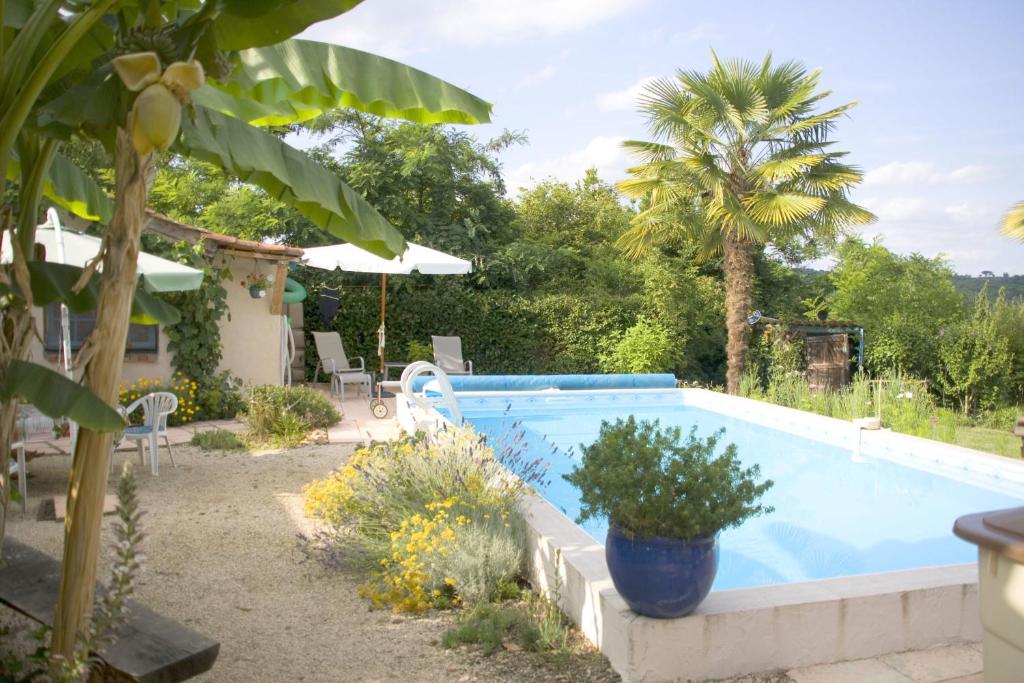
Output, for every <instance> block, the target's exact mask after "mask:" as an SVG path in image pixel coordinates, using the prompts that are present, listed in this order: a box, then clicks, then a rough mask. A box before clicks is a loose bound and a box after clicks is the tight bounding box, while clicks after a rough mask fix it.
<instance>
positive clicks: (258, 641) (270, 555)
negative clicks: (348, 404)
mask: <svg viewBox="0 0 1024 683" xmlns="http://www.w3.org/2000/svg"><path fill="white" fill-rule="evenodd" d="M350 452H351V447H347V446H337V445H329V446H311V447H306V448H300V449H296V450H291V451H287V452H283V453H266V454H255V455H254V454H248V453H230V454H228V453H212V454H211V453H204V452H202V451H199V450H198V449H195V448H191V447H180V446H179V447H176V448H175V460H176V461H177V464H178V467H176V468H174V467H171V466H170V462H169V461H168V460H166V453H164V454H163V455H164V458H163V460H162V462H161V464H162V465H164V466H163V467H161V469H160V476H159V477H155V478H154V477H153V476H151V475H150V474H149V473H148V471H142V470H141V469H139V468H137V472H138V477H137V478H138V482H139V496H140V499H141V504H142V507H143V509H144V510H145V511H146V515H145V517H144V518H143V524H144V526H145V528H146V533H147V535H148V538H147V540H146V544H145V548H144V551H145V554H146V560H145V563H144V569H143V573H142V576H141V585H140V586H139V589H138V592H137V595H136V599H137V600H138V601H139V602H141V603H143V604H146V605H148V606H149V607H151V608H153V609H155V610H157V611H159V612H161V613H163V614H166V615H167V616H170V617H172V618H175V619H177V620H179V621H181V622H183V623H185V624H188V625H189V626H191V627H192V628H195V629H196V630H198V631H200V632H202V633H204V634H206V635H208V636H210V637H212V638H214V639H217V640H219V641H220V642H221V650H220V657H219V659H218V660H217V664H216V665H215V666H214V669H213V670H212V672H210V673H209V674H208V675H206V676H204V677H203V678H201V679H196V680H202V681H206V682H213V681H217V682H226V683H230V682H232V681H244V682H245V683H253V682H262V681H331V682H335V681H394V680H402V681H524V680H525V681H530V680H536V681H557V680H563V681H615V680H618V677H617V676H616V675H615V674H614V672H612V671H611V670H610V668H609V667H608V664H607V661H606V660H605V659H604V658H603V657H601V656H600V655H597V654H593V653H591V654H589V655H581V656H573V657H565V658H561V659H554V658H551V657H543V656H538V655H529V654H526V653H500V654H498V655H495V656H493V657H483V656H481V655H480V654H478V653H475V652H472V651H468V650H465V649H462V650H457V651H446V650H444V649H442V648H440V647H438V646H437V645H436V642H437V640H438V639H439V638H440V637H441V635H442V634H443V633H444V631H445V630H446V629H447V627H448V625H449V624H450V623H451V620H452V618H453V617H452V615H440V616H432V617H428V618H415V619H413V618H407V617H399V616H395V615H393V614H391V613H390V612H387V611H371V610H369V609H368V608H367V603H366V601H364V600H362V599H361V598H359V597H357V596H356V590H355V589H356V584H357V582H356V581H355V580H354V579H352V578H350V577H347V576H344V575H341V574H337V573H328V572H325V571H324V570H321V569H320V568H319V567H317V566H314V565H312V564H307V563H303V560H302V554H301V552H300V551H299V549H298V544H297V540H296V534H298V533H301V532H308V531H310V523H309V522H308V520H306V519H305V518H304V517H303V514H302V498H301V491H302V487H303V485H304V484H306V483H308V482H309V481H312V480H313V479H316V478H318V477H321V476H323V475H325V474H326V473H328V472H330V471H331V470H332V469H333V468H335V467H337V466H338V465H339V464H340V463H342V462H343V461H344V460H345V458H346V457H347V456H348V454H349V453H350ZM127 457H130V456H129V455H128V454H118V455H117V464H118V466H119V465H120V462H121V461H122V460H123V459H125V458H127ZM68 465H69V461H68V459H67V458H66V457H44V458H38V459H35V460H33V461H32V462H31V463H30V464H29V472H30V474H31V476H30V479H29V494H30V500H29V503H30V504H29V513H28V514H27V515H22V513H21V511H20V510H19V509H18V506H17V505H16V504H12V505H11V507H10V510H11V512H12V515H11V519H10V521H9V523H8V527H7V528H8V533H9V534H10V536H11V537H12V538H17V539H19V540H21V541H23V542H26V543H29V544H31V545H33V546H35V547H36V548H38V549H40V550H43V551H45V552H47V553H49V554H50V555H52V556H54V557H59V555H60V547H61V543H62V540H61V535H62V529H63V527H62V525H61V524H59V523H57V522H55V521H53V519H52V516H51V518H50V519H48V520H47V519H39V517H40V511H41V509H43V507H45V506H42V505H41V501H42V500H43V499H44V498H45V497H48V496H51V495H54V494H62V493H64V488H65V486H66V478H67V470H68ZM51 515H52V513H51ZM110 519H111V518H110V517H107V518H106V525H107V526H109V521H110ZM104 538H105V541H107V543H106V544H107V545H109V541H110V539H111V535H110V532H109V528H107V527H106V526H105V530H104ZM109 557H110V553H109V552H105V553H104V568H103V570H102V571H103V574H102V576H104V577H105V576H106V569H105V568H106V566H107V562H108V561H109Z"/></svg>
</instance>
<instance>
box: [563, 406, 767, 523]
mask: <svg viewBox="0 0 1024 683" xmlns="http://www.w3.org/2000/svg"><path fill="white" fill-rule="evenodd" d="M724 431H725V430H719V431H718V432H717V433H716V434H714V435H712V436H709V437H708V438H707V439H698V438H697V436H696V427H694V428H693V429H691V430H690V433H689V435H688V436H687V438H686V440H685V441H683V438H682V430H680V429H679V428H678V427H670V428H665V429H661V428H660V427H659V423H658V422H657V421H655V422H647V421H641V422H639V423H638V422H637V421H636V418H634V417H633V416H632V415H630V416H629V417H628V418H627V419H625V420H622V419H619V420H616V421H615V422H614V423H610V422H607V421H605V422H602V423H601V434H600V436H599V437H598V439H597V441H595V442H594V443H593V444H591V445H589V446H581V449H582V453H583V458H582V462H581V464H579V465H577V466H576V467H574V468H573V471H572V472H571V473H569V474H566V475H563V477H564V478H565V480H566V481H568V482H569V483H571V484H573V485H574V486H576V487H577V488H578V489H579V490H580V494H581V502H582V505H581V510H580V515H579V518H578V520H577V521H579V522H581V523H582V522H585V521H586V520H588V519H590V518H592V517H597V516H606V517H607V518H608V521H609V524H612V525H615V526H618V527H621V528H622V529H624V530H626V531H628V532H632V533H634V534H637V535H639V536H643V537H651V536H662V537H668V538H684V539H693V538H705V537H709V536H714V535H715V534H717V533H718V532H719V531H721V530H722V529H727V528H729V527H734V526H738V525H739V524H741V523H742V522H743V521H745V520H746V519H748V518H750V517H754V516H757V515H760V514H764V513H767V512H771V511H772V508H771V507H767V506H764V505H761V504H760V503H759V502H758V500H759V499H760V498H761V496H762V495H764V493H765V492H766V491H767V490H768V489H769V488H771V486H772V481H771V480H766V481H764V482H761V483H758V481H757V479H758V476H759V475H760V468H759V467H758V466H757V465H754V466H752V467H749V468H747V469H743V468H742V467H741V463H740V460H739V458H738V457H737V455H736V446H735V445H734V444H729V445H728V446H726V448H725V451H724V452H723V453H722V454H721V455H716V454H715V448H716V446H717V445H718V441H719V439H720V438H721V437H722V434H724Z"/></svg>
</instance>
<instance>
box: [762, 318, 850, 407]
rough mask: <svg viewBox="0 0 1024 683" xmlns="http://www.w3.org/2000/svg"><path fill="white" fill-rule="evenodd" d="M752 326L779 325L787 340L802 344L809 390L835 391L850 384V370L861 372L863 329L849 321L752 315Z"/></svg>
mask: <svg viewBox="0 0 1024 683" xmlns="http://www.w3.org/2000/svg"><path fill="white" fill-rule="evenodd" d="M751 324H752V325H754V326H759V327H762V328H765V327H768V326H780V327H781V328H783V329H784V330H785V334H786V336H787V337H788V338H790V339H799V340H802V341H803V343H804V362H805V363H806V366H807V384H808V386H810V387H811V388H812V389H839V388H840V387H843V386H846V385H847V384H849V383H850V378H851V376H852V374H853V369H854V367H856V368H857V369H858V370H863V369H864V328H863V327H861V326H860V325H858V324H857V323H855V322H852V321H849V320H829V319H828V318H827V317H825V318H824V319H819V320H800V321H799V322H786V321H781V320H779V319H777V318H768V317H765V316H762V315H760V313H757V314H755V316H753V317H752V322H751Z"/></svg>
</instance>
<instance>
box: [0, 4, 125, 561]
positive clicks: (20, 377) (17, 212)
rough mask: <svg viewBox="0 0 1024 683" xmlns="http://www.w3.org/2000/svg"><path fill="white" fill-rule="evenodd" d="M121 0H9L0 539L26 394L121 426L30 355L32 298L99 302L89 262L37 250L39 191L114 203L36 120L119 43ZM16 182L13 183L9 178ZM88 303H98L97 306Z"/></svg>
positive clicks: (91, 213)
mask: <svg viewBox="0 0 1024 683" xmlns="http://www.w3.org/2000/svg"><path fill="white" fill-rule="evenodd" d="M115 4H116V1H115V0H101V1H99V2H94V3H81V2H78V3H64V2H58V1H55V0H48V1H45V2H31V1H30V0H2V1H0V198H2V199H3V204H2V206H0V232H4V233H7V232H9V233H10V237H11V239H10V247H11V251H12V252H13V254H6V255H5V257H6V256H10V257H11V262H10V264H7V265H0V323H2V325H0V542H2V540H3V534H4V529H5V526H6V513H7V503H8V499H9V495H10V490H11V489H10V477H9V469H8V459H9V457H10V442H11V438H12V434H13V433H14V428H15V419H16V416H17V408H18V400H17V399H18V398H21V399H22V400H28V401H30V402H32V403H35V404H36V405H37V406H38V407H39V408H40V409H41V410H42V411H43V412H45V413H47V414H49V415H51V416H54V417H56V416H60V415H67V416H70V417H71V418H72V419H74V420H75V421H76V422H79V423H80V424H83V425H87V426H90V427H93V428H96V429H114V428H117V427H119V426H120V425H121V424H122V421H121V419H120V418H119V417H118V415H117V414H116V412H115V411H114V410H113V409H112V408H111V407H110V406H109V405H107V404H105V403H102V402H98V401H96V400H95V397H94V396H92V395H91V394H90V392H89V391H88V390H87V389H85V388H84V387H81V386H80V385H78V384H76V383H73V382H69V381H67V380H65V379H64V378H63V376H61V375H59V374H57V373H55V372H53V371H52V370H50V369H49V368H46V367H43V366H40V365H35V364H32V363H30V362H28V359H27V356H28V345H29V342H30V340H31V338H32V336H33V334H34V326H33V320H32V314H31V311H32V306H33V304H36V305H45V304H47V303H51V302H53V301H61V302H62V303H66V304H69V306H70V307H71V308H72V310H84V309H83V308H82V307H83V306H87V305H94V304H95V301H96V299H97V294H96V287H97V285H96V282H95V281H94V280H93V279H90V278H89V277H88V276H85V275H84V274H83V273H82V272H81V271H80V270H76V269H71V268H67V267H63V268H61V267H58V266H57V265H56V264H47V263H45V262H42V261H41V260H37V258H36V256H37V254H36V250H35V249H34V241H35V240H34V238H35V228H36V220H37V218H38V215H39V201H40V197H41V196H42V195H43V194H44V193H45V194H49V195H51V196H66V197H68V198H69V199H68V200H66V201H63V202H60V203H62V204H64V205H65V207H66V208H69V209H70V210H72V211H73V212H76V213H78V214H79V215H83V216H85V217H88V218H92V219H96V218H102V217H104V215H105V216H106V217H107V218H109V215H110V201H109V200H108V198H107V197H106V196H104V195H103V193H102V192H99V190H98V188H95V187H94V186H91V183H88V182H84V181H85V178H84V176H83V175H82V174H81V173H79V172H78V169H75V168H74V166H73V165H72V164H70V163H68V162H67V160H66V159H64V158H63V157H61V155H60V153H59V146H60V144H59V140H55V139H49V138H46V137H44V136H42V135H40V134H39V132H38V131H37V130H36V129H35V128H34V126H33V118H34V116H35V114H36V113H37V111H38V107H39V105H40V103H41V102H42V101H43V100H45V99H46V97H47V95H48V93H47V89H48V88H50V87H53V85H54V84H56V83H57V82H61V83H73V82H75V80H76V79H78V78H80V77H81V76H82V74H83V73H84V72H85V70H86V69H87V67H88V65H89V63H90V62H91V60H92V59H94V58H95V57H96V56H97V55H98V54H100V52H101V51H102V45H103V44H104V43H109V44H113V40H112V38H113V32H112V30H111V29H110V28H109V27H108V26H106V25H105V24H104V23H103V19H104V18H105V17H106V16H107V13H108V12H109V11H110V9H111V8H112V7H113V6H114V5H115ZM9 183H12V184H13V186H16V191H15V187H13V186H12V187H11V188H10V191H9V188H8V184H9ZM89 302H92V303H91V304H90V303H89Z"/></svg>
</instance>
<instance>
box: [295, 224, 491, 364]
mask: <svg viewBox="0 0 1024 683" xmlns="http://www.w3.org/2000/svg"><path fill="white" fill-rule="evenodd" d="M304 251H305V254H304V256H303V260H304V261H305V262H306V265H309V266H313V267H314V268H320V269H323V270H334V269H335V268H338V269H340V270H345V271H348V272H352V273H380V327H379V328H377V355H379V356H380V371H381V373H383V372H384V346H385V324H384V323H385V319H386V313H387V296H386V292H387V290H386V287H387V284H388V275H410V274H411V273H413V272H418V273H422V274H424V275H465V274H466V273H469V272H471V271H472V270H473V264H472V263H470V262H469V261H467V260H465V259H461V258H459V257H457V256H452V255H451V254H446V253H444V252H443V251H438V250H436V249H431V248H430V247H424V246H421V245H419V244H413V243H412V242H409V243H407V247H406V250H405V252H404V253H403V254H401V255H400V256H396V257H394V258H393V259H390V260H389V259H385V258H381V257H380V256H375V255H373V254H371V253H370V252H368V251H366V250H365V249H360V248H359V247H357V246H355V245H353V244H332V245H330V246H328V247H311V248H309V249H305V250H304Z"/></svg>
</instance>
